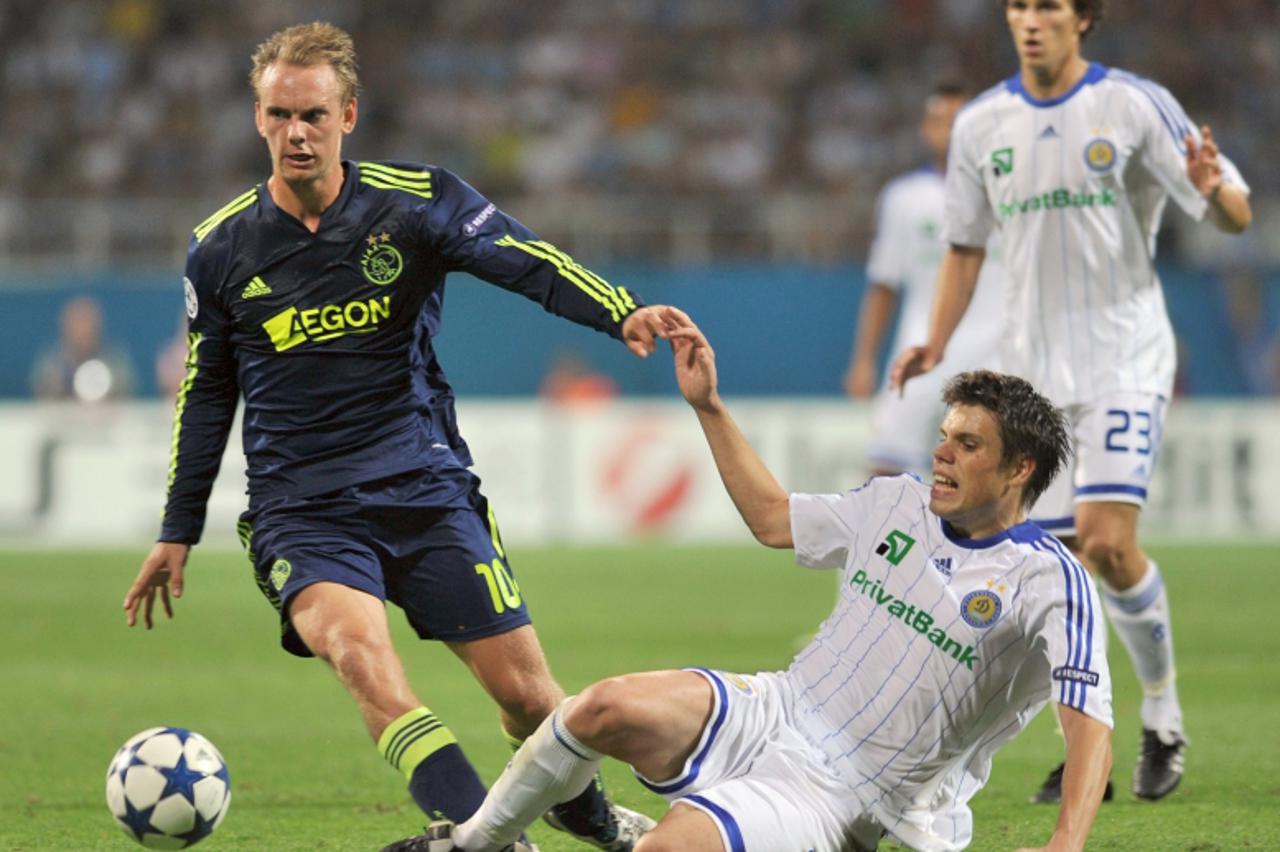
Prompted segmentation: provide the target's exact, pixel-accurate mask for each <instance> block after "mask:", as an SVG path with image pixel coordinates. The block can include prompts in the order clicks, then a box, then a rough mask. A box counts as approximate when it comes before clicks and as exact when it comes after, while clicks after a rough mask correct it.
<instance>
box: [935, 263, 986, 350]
mask: <svg viewBox="0 0 1280 852" xmlns="http://www.w3.org/2000/svg"><path fill="white" fill-rule="evenodd" d="M986 256H987V251H986V249H983V248H975V247H973V246H957V245H953V246H951V248H950V249H948V250H947V253H946V255H944V256H943V258H942V265H941V266H940V267H939V268H938V287H937V290H936V291H935V292H934V295H933V310H932V311H931V312H930V314H929V339H928V341H927V342H926V345H927V346H928V347H929V348H930V349H931V350H933V351H934V352H936V353H938V354H939V355H941V353H942V352H944V351H945V350H946V348H947V343H948V342H949V341H950V340H951V335H952V334H954V333H955V330H956V326H958V325H960V320H961V319H963V318H964V313H965V311H966V310H968V308H969V302H970V300H971V299H972V298H973V291H974V288H975V287H977V285H978V273H979V271H981V269H982V262H983V261H984V260H985V259H986Z"/></svg>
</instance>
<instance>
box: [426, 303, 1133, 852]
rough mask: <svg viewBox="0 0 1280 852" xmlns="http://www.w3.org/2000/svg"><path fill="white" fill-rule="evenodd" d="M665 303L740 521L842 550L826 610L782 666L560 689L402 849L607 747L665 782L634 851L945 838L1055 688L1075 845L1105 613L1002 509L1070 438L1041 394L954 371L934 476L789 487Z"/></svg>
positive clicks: (705, 352) (1102, 735) (490, 835)
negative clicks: (471, 808) (537, 723)
mask: <svg viewBox="0 0 1280 852" xmlns="http://www.w3.org/2000/svg"><path fill="white" fill-rule="evenodd" d="M668 314H669V316H668V317H667V322H668V327H669V328H670V327H673V326H674V327H675V329H674V330H673V331H671V333H670V335H669V338H670V340H671V341H672V348H673V349H674V352H675V360H676V378H677V381H678V382H679V384H680V391H681V393H683V394H684V396H685V399H687V400H688V402H689V404H690V405H691V406H692V407H693V409H694V411H695V412H696V414H697V416H698V421H699V423H700V424H701V426H702V429H703V432H704V434H705V435H706V438H707V442H708V444H709V445H710V447H711V453H712V456H713V457H714V459H715V463H716V466H717V467H718V469H719V471H720V475H721V478H722V479H723V481H724V485H725V488H726V490H727V491H728V493H729V496H730V497H731V498H732V499H733V501H734V504H735V505H736V506H737V508H738V511H739V512H740V513H741V514H742V518H743V520H744V521H745V522H746V524H747V526H748V527H749V528H750V529H751V531H752V532H753V533H754V534H755V536H756V538H757V539H759V540H760V541H761V542H762V543H764V544H766V545H768V546H770V547H780V548H793V549H794V550H795V554H796V561H797V562H798V563H799V564H800V565H803V566H805V567H808V568H817V569H828V570H835V571H839V572H840V576H841V579H842V583H841V592H840V598H839V600H838V601H837V603H836V606H835V609H834V610H833V611H832V613H831V615H830V616H829V617H828V618H827V619H826V621H825V622H824V623H823V624H822V626H821V628H820V629H819V631H818V634H817V636H816V637H815V638H814V639H813V641H812V642H811V643H810V644H809V645H808V647H806V648H805V649H804V650H802V651H801V652H800V653H799V655H797V656H796V658H795V660H794V661H793V662H792V663H791V666H790V668H789V669H788V670H787V671H785V672H764V673H760V674H750V675H739V674H732V673H729V672H723V671H714V670H710V669H701V668H698V669H687V670H684V671H664V672H648V673H644V674H631V675H624V676H622V677H616V678H611V679H609V680H604V681H600V682H599V683H596V684H594V685H592V686H590V687H588V688H587V689H586V690H584V691H583V692H582V693H581V694H580V695H578V696H576V697H574V698H570V699H567V700H566V701H565V702H564V703H563V704H561V705H560V707H559V708H557V709H556V711H555V713H553V714H552V716H551V717H550V718H549V719H548V720H547V721H546V722H545V723H544V724H543V725H542V727H541V728H539V729H538V731H537V733H535V734H534V735H533V736H532V737H530V738H529V739H528V740H526V741H525V743H524V745H523V746H522V747H521V748H520V750H519V751H518V752H517V753H516V755H515V757H514V758H513V759H512V761H511V763H510V764H509V765H508V767H507V769H506V771H505V772H503V773H502V776H501V777H500V778H499V779H498V780H497V782H496V783H495V784H494V786H493V787H492V788H491V789H490V791H489V795H488V796H487V797H486V799H485V802H484V804H483V805H482V806H481V808H480V810H479V811H477V813H476V814H475V815H474V816H473V817H472V818H471V819H469V820H467V821H466V822H464V823H462V824H461V825H458V826H452V825H449V824H447V823H437V824H434V825H432V826H431V827H430V828H429V830H428V835H429V836H431V837H434V838H435V839H434V841H433V842H435V843H436V844H437V845H436V846H433V847H427V846H424V847H423V848H424V849H428V848H429V849H431V850H432V852H440V851H441V850H451V849H463V850H477V852H495V850H500V849H504V848H508V845H509V844H511V843H513V842H514V841H515V839H516V838H517V837H518V836H519V834H520V831H521V829H523V828H524V827H525V826H527V825H529V824H530V823H531V822H533V821H534V820H536V819H537V818H538V817H539V816H541V815H542V814H543V813H544V812H545V811H546V810H547V808H548V807H549V805H550V804H551V803H554V802H558V801H561V800H562V799H567V798H571V797H572V795H573V794H574V792H576V791H577V790H579V789H581V788H582V787H584V786H585V785H586V784H588V783H590V780H591V778H592V777H593V775H594V773H595V771H596V768H597V766H598V765H599V763H600V760H601V758H602V757H603V756H605V755H608V756H611V757H615V758H618V759H619V760H622V761H625V762H626V763H629V764H631V766H632V767H633V768H634V769H635V771H636V774H637V776H638V777H639V779H640V781H641V782H642V783H643V784H644V785H645V786H647V787H649V789H651V790H653V791H655V792H657V793H659V794H660V795H662V796H663V797H664V798H666V799H667V800H668V801H669V802H670V803H671V809H670V810H669V811H668V812H667V814H666V816H665V817H664V818H663V819H662V820H661V822H659V823H658V826H657V827H656V828H655V829H653V831H651V832H650V833H649V834H646V835H645V836H644V837H643V838H641V840H640V843H639V844H638V845H637V846H636V852H674V850H679V852H795V850H811V852H850V850H854V852H857V851H858V850H873V849H875V848H876V847H877V845H878V844H879V841H880V839H881V838H882V837H884V836H885V835H888V836H890V837H892V838H893V839H894V840H895V841H896V842H899V843H902V844H905V845H907V846H909V847H911V848H912V849H916V850H957V849H963V848H964V847H965V846H967V845H968V843H969V841H970V837H971V834H972V816H971V814H970V811H969V807H968V801H969V799H970V798H971V797H972V796H973V795H974V793H976V792H977V791H978V790H979V788H981V787H982V786H983V784H984V783H985V782H986V780H987V777H988V775H989V773H990V771H991V758H992V755H993V754H994V753H995V752H996V750H997V749H999V748H1000V747H1001V746H1002V745H1004V743H1006V742H1008V741H1009V740H1010V739H1012V738H1013V737H1014V736H1015V735H1016V734H1017V733H1018V732H1019V731H1021V730H1022V729H1023V728H1024V727H1026V725H1027V724H1028V723H1029V722H1030V721H1031V719H1032V717H1034V716H1035V715H1036V713H1037V711H1039V710H1040V709H1041V708H1042V707H1043V706H1044V705H1045V704H1046V703H1048V702H1049V701H1054V702H1056V704H1057V706H1058V711H1059V715H1060V718H1061V721H1062V725H1063V728H1064V730H1065V733H1066V737H1067V770H1066V779H1065V783H1064V788H1063V799H1062V809H1061V815H1060V817H1059V820H1058V824H1057V827H1056V830H1055V832H1054V835H1053V839H1052V841H1051V843H1052V848H1053V849H1073V850H1074V849H1082V848H1083V847H1084V842H1085V839H1086V837H1087V835H1088V833H1089V828H1090V826H1091V825H1092V823H1093V819H1094V816H1095V815H1096V813H1097V810H1098V807H1099V805H1100V803H1101V800H1102V791H1103V788H1104V786H1105V784H1106V778H1107V774H1108V772H1109V771H1110V767H1111V729H1110V726H1111V681H1110V676H1109V674H1108V670H1107V659H1106V633H1105V630H1104V629H1103V622H1102V620H1101V618H1100V616H1099V613H1098V610H1099V603H1098V598H1097V592H1096V591H1095V590H1094V587H1093V583H1092V582H1091V581H1090V579H1089V576H1088V574H1087V573H1086V572H1085V570H1084V568H1083V567H1082V566H1081V565H1080V564H1079V563H1078V562H1076V561H1075V560H1074V559H1073V558H1072V557H1071V555H1070V554H1069V553H1068V552H1067V550H1066V549H1065V548H1064V547H1063V546H1062V545H1061V543H1059V542H1058V541H1057V540H1056V539H1054V538H1053V537H1052V536H1050V535H1048V534H1047V533H1045V532H1044V531H1043V530H1041V529H1040V528H1039V527H1037V526H1035V525H1034V524H1031V523H1028V522H1026V521H1025V520H1024V518H1025V509H1026V506H1027V505H1029V504H1030V502H1031V501H1032V499H1034V497H1035V496H1036V495H1037V494H1038V493H1040V492H1041V491H1042V490H1043V488H1044V487H1045V486H1047V485H1048V483H1049V481H1050V480H1052V478H1053V476H1054V474H1055V473H1056V472H1057V471H1058V470H1059V468H1061V466H1062V465H1063V464H1064V463H1065V461H1066V459H1067V456H1068V455H1069V453H1070V438H1069V436H1068V434H1067V426H1066V421H1065V419H1064V418H1063V416H1062V413H1061V412H1060V411H1058V410H1057V409H1056V408H1054V407H1053V406H1052V405H1051V404H1050V403H1049V402H1048V400H1046V399H1045V398H1044V397H1042V396H1040V395H1039V394H1037V393H1036V392H1035V391H1034V390H1033V389H1032V388H1031V386H1030V385H1029V384H1028V383H1027V382H1025V381H1023V380H1022V379H1019V378H1016V377H1013V376H1005V375H1001V374H998V373H992V372H990V371H977V372H972V373H964V374H961V375H960V376H957V377H956V378H955V379H953V380H952V381H951V382H949V383H948V384H947V386H946V391H945V396H946V399H947V400H948V408H947V414H946V417H945V419H944V420H943V424H942V428H941V439H940V440H939V442H938V444H937V447H936V449H935V450H934V461H933V467H934V484H933V487H932V488H930V487H929V486H927V485H924V484H922V483H921V482H920V481H919V480H917V479H916V478H915V477H912V476H906V475H903V476H897V477H892V478H875V479H872V480H871V481H870V482H869V483H867V484H866V485H865V486H863V487H862V488H859V489H857V490H854V491H848V492H845V493H844V494H818V495H814V494H791V495H788V493H787V492H786V491H785V490H783V488H782V486H780V485H779V484H778V482H777V481H776V480H775V479H774V478H773V475H772V474H771V473H770V472H769V470H768V469H767V468H766V467H765V466H764V463H763V461H761V459H760V457H759V456H758V455H757V454H756V453H755V451H754V450H753V449H752V448H751V446H750V445H749V444H748V443H747V441H746V439H745V438H744V437H743V434H742V432H741V431H740V430H739V429H738V427H737V425H736V424H735V423H734V421H733V418H732V417H731V416H730V414H729V412H728V410H727V409H726V408H725V406H724V403H723V402H722V401H721V400H720V397H719V394H718V393H717V391H716V369H715V360H714V353H713V352H712V350H711V347H710V345H709V344H708V343H707V341H706V339H705V338H704V337H703V336H702V333H701V332H700V331H699V330H698V329H697V328H696V327H695V326H694V325H693V324H692V323H691V322H690V321H689V320H688V318H687V317H685V316H684V315H683V314H680V315H678V316H677V315H676V314H674V313H673V312H670V311H668ZM673 627H674V626H673Z"/></svg>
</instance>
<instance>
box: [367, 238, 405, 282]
mask: <svg viewBox="0 0 1280 852" xmlns="http://www.w3.org/2000/svg"><path fill="white" fill-rule="evenodd" d="M365 242H366V243H367V244H368V245H367V247H366V248H365V250H364V254H363V255H362V256H361V257H360V271H361V272H363V273H364V277H365V278H367V279H369V282H370V283H372V284H377V285H378V286H379V287H385V286H387V285H388V284H390V283H391V282H392V281H395V280H396V279H397V278H399V277H400V273H401V272H403V271H404V257H403V256H402V255H401V254H400V250H399V249H397V248H396V247H395V246H393V245H391V235H390V234H388V233H387V232H386V231H383V232H382V233H380V234H370V235H369V236H367V237H365Z"/></svg>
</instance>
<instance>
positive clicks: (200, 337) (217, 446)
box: [160, 238, 240, 544]
mask: <svg viewBox="0 0 1280 852" xmlns="http://www.w3.org/2000/svg"><path fill="white" fill-rule="evenodd" d="M200 267H201V264H200V254H199V244H198V241H197V240H196V239H195V238H193V239H192V242H191V248H190V250H189V252H188V255H187V274H186V277H185V279H184V280H183V287H184V289H185V291H186V292H185V296H186V305H187V318H188V326H187V328H188V333H187V362H186V375H185V376H184V377H183V380H182V384H181V385H180V386H179V388H178V398H177V403H176V406H175V409H174V419H173V441H172V445H171V450H170V459H169V479H168V491H167V497H166V501H165V509H164V521H163V523H162V526H161V530H160V540H161V541H173V542H181V543H184V544H194V543H196V542H197V541H199V540H200V534H201V532H202V531H203V529H204V519H205V504H206V503H207V502H208V499H209V492H210V490H211V489H212V488H213V481H214V479H215V478H216V477H217V475H218V466H219V465H220V464H221V462H222V453H223V451H224V450H225V449H226V445H227V437H228V435H229V434H230V432H231V423H232V420H233V419H234V418H235V413H236V403H237V400H238V398H239V393H240V391H239V386H238V384H237V381H236V367H235V358H234V356H233V354H232V351H231V343H230V328H231V323H230V319H229V318H228V316H227V314H226V312H225V311H224V310H223V309H222V307H221V306H220V304H219V300H218V298H217V295H216V286H215V285H216V282H215V281H214V280H212V279H213V276H211V275H210V274H209V273H208V272H207V271H205V270H202V269H201V268H200Z"/></svg>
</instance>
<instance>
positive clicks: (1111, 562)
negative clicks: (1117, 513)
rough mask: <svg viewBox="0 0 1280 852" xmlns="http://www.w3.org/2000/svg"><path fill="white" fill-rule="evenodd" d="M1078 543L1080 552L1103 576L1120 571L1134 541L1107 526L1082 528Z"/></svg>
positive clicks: (1109, 575)
mask: <svg viewBox="0 0 1280 852" xmlns="http://www.w3.org/2000/svg"><path fill="white" fill-rule="evenodd" d="M1079 543H1080V553H1081V554H1082V555H1083V556H1084V558H1085V560H1086V561H1087V562H1088V563H1089V565H1090V566H1091V567H1092V568H1094V570H1096V571H1098V572H1099V573H1101V574H1102V576H1103V577H1111V576H1113V575H1114V574H1116V573H1117V572H1119V571H1121V570H1122V569H1123V568H1124V565H1125V562H1126V559H1127V557H1128V555H1129V552H1130V551H1131V550H1133V549H1134V543H1133V542H1131V541H1129V540H1128V537H1127V536H1125V535H1124V534H1123V533H1122V532H1120V531H1118V530H1115V529H1111V528H1107V527H1099V528H1096V529H1082V530H1081V531H1080V536H1079Z"/></svg>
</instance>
